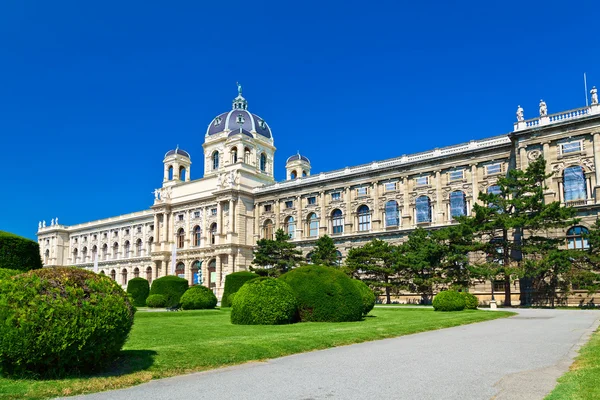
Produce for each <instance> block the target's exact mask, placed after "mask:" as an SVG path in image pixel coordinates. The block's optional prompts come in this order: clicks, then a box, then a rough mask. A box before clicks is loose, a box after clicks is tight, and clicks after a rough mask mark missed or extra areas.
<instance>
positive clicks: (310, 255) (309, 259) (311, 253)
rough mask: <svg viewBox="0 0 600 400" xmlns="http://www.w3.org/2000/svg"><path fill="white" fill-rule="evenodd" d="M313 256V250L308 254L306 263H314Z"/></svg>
mask: <svg viewBox="0 0 600 400" xmlns="http://www.w3.org/2000/svg"><path fill="white" fill-rule="evenodd" d="M312 256H313V252H312V251H311V252H310V253H308V254H307V255H306V263H307V264H312Z"/></svg>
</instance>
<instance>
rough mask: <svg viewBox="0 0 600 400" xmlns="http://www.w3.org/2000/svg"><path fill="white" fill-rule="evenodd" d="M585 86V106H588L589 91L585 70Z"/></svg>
mask: <svg viewBox="0 0 600 400" xmlns="http://www.w3.org/2000/svg"><path fill="white" fill-rule="evenodd" d="M583 86H584V87H585V106H586V107H587V106H588V91H587V78H586V76H585V72H584V73H583Z"/></svg>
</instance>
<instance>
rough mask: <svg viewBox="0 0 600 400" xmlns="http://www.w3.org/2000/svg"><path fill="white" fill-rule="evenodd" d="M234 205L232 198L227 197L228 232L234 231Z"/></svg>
mask: <svg viewBox="0 0 600 400" xmlns="http://www.w3.org/2000/svg"><path fill="white" fill-rule="evenodd" d="M234 205H235V203H234V201H233V199H229V232H228V233H234V232H236V230H235V227H234V226H233V224H234V219H233V214H234V212H235V210H234Z"/></svg>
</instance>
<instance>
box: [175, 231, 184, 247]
mask: <svg viewBox="0 0 600 400" xmlns="http://www.w3.org/2000/svg"><path fill="white" fill-rule="evenodd" d="M184 241H185V231H184V230H183V228H179V230H178V231H177V248H178V249H183V242H184Z"/></svg>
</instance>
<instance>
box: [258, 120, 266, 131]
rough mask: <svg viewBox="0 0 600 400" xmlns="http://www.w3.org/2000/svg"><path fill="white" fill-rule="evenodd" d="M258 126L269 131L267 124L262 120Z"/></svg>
mask: <svg viewBox="0 0 600 400" xmlns="http://www.w3.org/2000/svg"><path fill="white" fill-rule="evenodd" d="M258 125H259V126H260V128H261V129H267V123H266V122H265V121H264V120H262V119H261V120H260V121H259V122H258Z"/></svg>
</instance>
